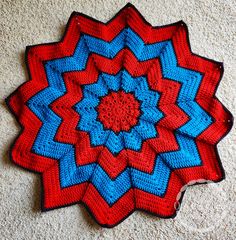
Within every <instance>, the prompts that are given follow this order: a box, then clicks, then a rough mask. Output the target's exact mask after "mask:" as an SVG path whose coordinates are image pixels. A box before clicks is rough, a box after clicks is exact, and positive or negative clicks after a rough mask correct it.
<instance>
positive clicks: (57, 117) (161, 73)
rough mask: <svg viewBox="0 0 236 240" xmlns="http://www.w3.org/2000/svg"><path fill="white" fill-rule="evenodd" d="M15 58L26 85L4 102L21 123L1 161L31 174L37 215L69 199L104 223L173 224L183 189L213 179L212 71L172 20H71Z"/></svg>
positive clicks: (218, 119) (223, 125)
mask: <svg viewBox="0 0 236 240" xmlns="http://www.w3.org/2000/svg"><path fill="white" fill-rule="evenodd" d="M26 60H27V66H28V70H29V73H30V81H27V82H26V83H24V84H23V85H22V86H20V87H19V88H18V89H17V90H16V91H15V92H14V93H13V94H12V95H11V96H10V97H9V98H8V99H7V103H8V105H9V107H10V109H11V110H12V112H13V113H14V114H15V115H16V118H17V119H18V121H19V123H20V124H21V126H22V132H21V134H20V135H19V137H18V138H17V140H16V141H15V143H14V145H13V147H12V150H11V157H12V159H13V161H14V162H15V163H16V164H18V165H20V166H22V167H24V168H26V169H29V170H32V171H35V172H39V173H41V176H42V182H43V190H44V191H43V193H44V194H43V203H42V207H43V209H44V210H48V209H53V208H57V207H62V206H65V205H70V204H74V203H77V202H81V203H84V205H85V206H86V207H87V208H88V210H89V211H90V212H91V214H92V215H93V216H94V218H95V219H96V221H97V222H98V223H99V224H101V225H102V226H106V227H112V226H115V225H117V224H118V223H119V222H121V221H122V220H124V219H125V218H126V217H127V216H128V215H130V214H131V213H132V212H133V211H134V210H136V209H140V210H145V211H148V212H151V213H153V214H156V215H158V216H161V217H173V216H175V214H176V209H175V206H176V202H177V201H178V199H177V195H178V193H179V192H180V191H181V188H182V187H183V186H184V185H186V184H187V183H188V182H190V181H191V182H192V181H197V180H199V179H204V180H210V181H215V182H217V181H220V180H222V179H223V178H224V172H223V168H222V166H221V163H220V160H219V156H218V153H217V149H216V144H217V143H218V142H219V141H220V139H222V137H223V136H225V135H226V134H227V133H228V132H229V130H230V128H231V126H232V122H233V118H232V116H231V114H230V112H229V111H228V110H227V109H226V108H225V107H224V106H223V105H222V104H221V103H220V102H219V100H218V99H217V98H216V97H215V91H216V88H217V85H218V83H219V81H220V79H221V77H222V74H223V65H222V64H221V63H219V62H216V61H213V60H209V59H206V58H203V57H200V56H198V55H196V54H193V53H192V52H191V49H190V45H189V41H188V31H187V27H186V25H185V24H184V23H183V22H182V21H180V22H177V23H174V24H171V25H167V26H163V27H152V26H151V25H150V24H149V23H148V22H147V21H146V20H145V19H144V18H143V17H142V16H141V14H140V13H139V12H138V10H137V9H136V8H135V7H134V6H133V5H131V4H127V5H126V6H125V7H124V8H123V9H121V10H120V11H119V12H118V13H117V14H116V16H115V17H114V18H113V19H111V20H110V21H109V22H108V23H106V24H105V23H102V22H99V21H97V20H95V19H92V18H90V17H88V16H85V15H84V14H81V13H76V12H75V13H73V14H72V15H71V17H70V20H69V23H68V25H67V30H66V33H65V35H64V37H63V39H62V40H61V41H60V42H56V43H50V44H41V45H36V46H30V47H27V51H26Z"/></svg>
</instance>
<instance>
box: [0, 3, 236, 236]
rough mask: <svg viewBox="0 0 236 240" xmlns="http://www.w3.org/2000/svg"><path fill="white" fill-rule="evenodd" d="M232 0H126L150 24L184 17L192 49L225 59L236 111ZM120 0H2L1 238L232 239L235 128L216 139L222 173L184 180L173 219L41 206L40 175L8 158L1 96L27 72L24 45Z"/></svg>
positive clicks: (10, 127) (103, 16) (225, 89)
mask: <svg viewBox="0 0 236 240" xmlns="http://www.w3.org/2000/svg"><path fill="white" fill-rule="evenodd" d="M234 2H235V1H232V0H216V1H211V0H200V1H198V0H196V1H194V0H184V1H182V0H165V1H164V0H152V1H132V3H133V4H135V5H136V7H137V8H138V9H139V10H140V11H141V13H142V14H143V15H144V16H145V17H146V19H147V20H148V21H149V22H150V23H152V24H153V25H162V24H168V23H172V22H176V21H178V20H181V19H182V20H184V21H185V22H186V23H187V25H188V27H189V32H190V41H191V45H192V50H193V51H194V52H196V53H198V54H200V55H203V56H206V57H209V58H213V59H215V60H218V61H223V62H224V66H225V74H224V77H223V79H222V82H221V84H220V86H219V88H218V91H217V96H218V97H219V99H220V100H221V101H223V103H224V104H225V105H226V106H227V108H229V110H230V111H231V112H232V113H233V114H234V115H236V107H235V106H236V79H235V77H236V57H235V47H236V46H235V43H236V12H235V9H236V5H235V4H234ZM125 3H126V1H118V0H116V1H110V0H90V1H89V0H74V1H72V0H68V1H63V0H61V1H59V0H58V1H56V0H54V1H53V0H45V1H41V0H29V1H28V0H25V1H24V0H17V1H13V0H12V1H10V0H1V1H0V43H1V44H0V83H1V85H0V96H1V109H0V119H1V124H0V151H1V161H0V239H1V240H4V239H9V240H12V239H17V240H18V239H30V240H31V239H50V240H53V239H166V240H167V239H176V240H177V239H178V240H182V239H191V240H194V239H214V240H215V239H220V240H224V239H225V240H226V239H227V240H230V239H232V240H233V239H235V238H236V157H235V156H236V131H235V128H234V127H233V129H232V131H231V133H230V134H229V135H228V136H227V137H226V138H225V139H224V140H223V141H222V142H221V143H220V144H219V146H218V148H219V153H220V156H221V159H222V163H223V166H224V168H225V171H226V180H224V181H223V182H220V183H218V184H209V185H200V186H195V187H190V188H189V189H188V190H187V191H186V194H185V196H184V200H183V204H182V206H181V209H180V211H179V212H178V215H177V217H176V218H175V219H167V220H166V219H160V218H157V217H153V216H151V215H148V214H145V213H141V212H136V213H134V214H133V215H132V216H130V217H129V218H128V219H126V220H125V221H124V222H123V223H121V224H120V225H118V226H117V227H115V228H113V229H105V228H102V227H100V226H98V225H97V224H96V223H95V222H94V221H93V219H92V218H91V217H90V216H89V214H88V213H87V212H86V211H85V209H84V208H83V207H82V206H78V205H74V206H71V207H67V208H63V209H59V210H54V211H50V212H47V213H41V212H40V180H39V176H37V175H36V174H32V173H30V172H28V171H25V170H22V169H20V168H18V167H16V166H15V165H13V164H12V163H11V162H10V160H9V158H8V149H9V146H10V144H11V143H12V141H13V139H14V138H15V137H16V135H17V133H18V131H19V126H18V125H17V124H16V121H15V120H14V119H13V117H12V115H11V114H10V113H9V111H8V110H7V108H6V106H5V103H4V101H3V99H4V98H5V97H7V96H8V95H9V94H10V93H11V92H12V91H13V90H15V89H16V88H17V86H19V85H20V84H21V83H22V82H24V81H25V80H26V79H27V78H28V76H27V72H26V68H25V64H24V51H25V47H26V45H32V44H38V43H45V42H51V41H56V40H59V39H60V37H61V35H62V33H63V31H64V29H65V24H66V22H67V20H68V18H69V16H70V14H71V12H72V11H80V12H84V13H85V14H88V15H91V16H93V17H95V18H98V19H100V20H103V21H107V20H109V19H110V18H111V17H113V15H114V14H115V13H116V12H117V11H118V10H119V9H120V8H121V7H122V6H123V5H125Z"/></svg>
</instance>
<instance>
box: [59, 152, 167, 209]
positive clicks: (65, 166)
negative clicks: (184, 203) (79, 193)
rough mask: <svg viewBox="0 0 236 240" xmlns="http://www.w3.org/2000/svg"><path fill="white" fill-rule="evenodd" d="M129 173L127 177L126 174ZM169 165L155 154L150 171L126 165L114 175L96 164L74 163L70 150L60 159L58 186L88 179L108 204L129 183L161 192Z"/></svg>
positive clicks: (164, 185) (118, 196) (70, 184)
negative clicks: (150, 172)
mask: <svg viewBox="0 0 236 240" xmlns="http://www.w3.org/2000/svg"><path fill="white" fill-rule="evenodd" d="M130 176H131V178H130ZM169 176H170V169H169V168H168V167H167V166H166V165H165V164H164V163H163V162H162V161H161V160H160V157H157V159H156V161H155V167H154V170H153V173H152V175H150V174H148V173H144V172H142V171H139V170H137V169H134V168H126V169H125V170H124V171H123V172H122V173H121V174H119V175H118V176H117V177H116V178H115V179H111V178H110V177H109V175H108V174H107V173H106V172H105V171H104V170H103V169H102V168H101V167H100V165H97V164H94V163H93V164H88V165H84V166H76V164H75V153H74V150H71V151H70V152H68V153H67V154H66V155H65V156H64V157H63V158H62V159H60V183H61V187H63V188H65V187H70V186H73V185H76V184H79V183H83V182H86V181H88V180H90V181H91V182H92V183H93V185H94V186H95V187H96V189H97V190H98V191H99V193H100V194H101V195H102V196H103V198H104V199H105V201H106V202H107V203H108V204H110V205H112V204H114V202H116V201H117V200H118V199H119V198H120V197H121V196H122V195H123V194H124V193H125V192H127V191H128V190H129V189H130V188H131V186H134V187H136V188H138V189H141V190H143V191H146V192H149V193H152V194H155V195H157V196H162V195H163V194H164V193H165V191H166V188H167V184H168V179H169Z"/></svg>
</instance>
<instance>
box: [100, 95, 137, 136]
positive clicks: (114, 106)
mask: <svg viewBox="0 0 236 240" xmlns="http://www.w3.org/2000/svg"><path fill="white" fill-rule="evenodd" d="M97 109H98V118H99V120H100V121H101V122H102V123H103V125H104V127H105V128H107V129H111V130H113V131H114V132H116V133H118V132H120V131H129V130H130V129H131V128H132V127H133V126H135V125H136V124H137V122H138V117H139V115H140V104H139V102H138V101H137V100H136V99H135V97H134V95H133V94H132V93H125V92H124V91H118V92H111V93H109V94H108V95H107V96H105V97H104V98H102V99H101V102H100V104H99V105H98V107H97Z"/></svg>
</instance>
